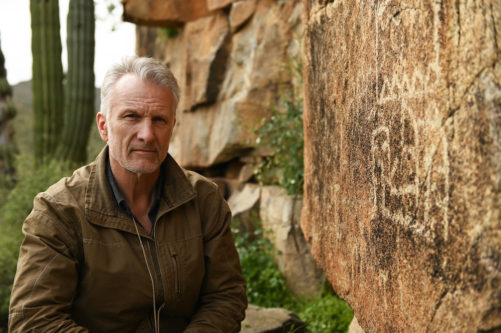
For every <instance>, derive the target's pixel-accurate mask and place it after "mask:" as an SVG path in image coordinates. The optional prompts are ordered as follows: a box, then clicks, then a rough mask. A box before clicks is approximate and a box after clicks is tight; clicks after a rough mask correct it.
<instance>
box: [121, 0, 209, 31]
mask: <svg viewBox="0 0 501 333" xmlns="http://www.w3.org/2000/svg"><path fill="white" fill-rule="evenodd" d="M122 4H123V6H124V14H123V19H124V21H128V22H132V23H135V24H141V25H150V26H163V27H173V26H178V25H180V24H183V23H186V22H190V21H194V20H197V19H199V18H202V17H204V16H207V15H209V14H210V12H211V11H210V10H209V9H208V7H207V2H206V1H200V0H168V1H165V0H122Z"/></svg>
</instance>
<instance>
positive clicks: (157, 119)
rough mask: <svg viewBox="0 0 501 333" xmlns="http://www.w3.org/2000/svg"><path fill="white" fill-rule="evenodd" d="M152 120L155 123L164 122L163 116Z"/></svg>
mask: <svg viewBox="0 0 501 333" xmlns="http://www.w3.org/2000/svg"><path fill="white" fill-rule="evenodd" d="M153 121H154V122H156V123H165V122H166V120H165V119H164V118H160V117H158V118H153Z"/></svg>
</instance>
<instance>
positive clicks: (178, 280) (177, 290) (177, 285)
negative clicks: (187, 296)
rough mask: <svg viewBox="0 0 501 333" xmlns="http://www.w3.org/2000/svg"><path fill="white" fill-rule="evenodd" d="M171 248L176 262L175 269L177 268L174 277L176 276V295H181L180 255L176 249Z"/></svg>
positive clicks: (171, 253)
mask: <svg viewBox="0 0 501 333" xmlns="http://www.w3.org/2000/svg"><path fill="white" fill-rule="evenodd" d="M169 250H170V255H171V257H172V260H173V262H174V269H175V272H174V277H175V287H176V295H177V297H179V296H181V283H180V279H179V269H180V267H179V259H178V255H177V253H176V251H175V250H173V249H172V248H169Z"/></svg>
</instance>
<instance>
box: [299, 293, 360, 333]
mask: <svg viewBox="0 0 501 333" xmlns="http://www.w3.org/2000/svg"><path fill="white" fill-rule="evenodd" d="M297 314H298V315H299V317H300V318H301V319H302V320H303V321H304V322H305V323H306V324H307V329H308V332H311V333H317V332H318V333H323V332H332V333H344V332H347V331H348V327H349V325H350V323H351V320H352V319H353V312H352V311H351V308H350V306H349V305H348V304H347V303H346V302H345V301H343V300H342V299H340V298H339V297H338V296H337V295H334V294H329V295H324V296H323V297H317V298H313V299H310V300H308V301H306V302H305V303H304V304H303V305H302V306H300V307H299V308H298V309H297Z"/></svg>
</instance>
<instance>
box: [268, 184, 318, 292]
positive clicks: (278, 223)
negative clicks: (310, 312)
mask: <svg viewBox="0 0 501 333" xmlns="http://www.w3.org/2000/svg"><path fill="white" fill-rule="evenodd" d="M301 201H302V198H301V197H294V196H291V195H287V193H286V192H285V190H284V189H283V188H280V187H277V186H264V187H262V189H261V201H260V204H259V216H260V218H261V223H262V227H263V230H264V232H265V235H266V236H267V237H268V238H269V239H270V240H271V242H272V243H273V246H274V249H275V252H276V256H275V257H276V260H277V264H278V267H279V269H280V271H281V272H282V273H283V275H284V278H285V282H286V283H287V285H288V287H289V288H290V289H291V291H292V292H293V293H294V294H296V295H302V296H305V297H310V296H315V295H319V293H320V291H321V289H322V287H323V282H324V279H325V277H324V276H323V274H322V272H321V271H320V270H319V269H318V267H317V265H316V263H315V261H314V260H313V257H312V255H311V250H310V246H309V244H308V243H307V242H306V240H305V238H304V236H303V232H302V231H301V227H300V224H299V219H300V216H301V207H302V203H301Z"/></svg>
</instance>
